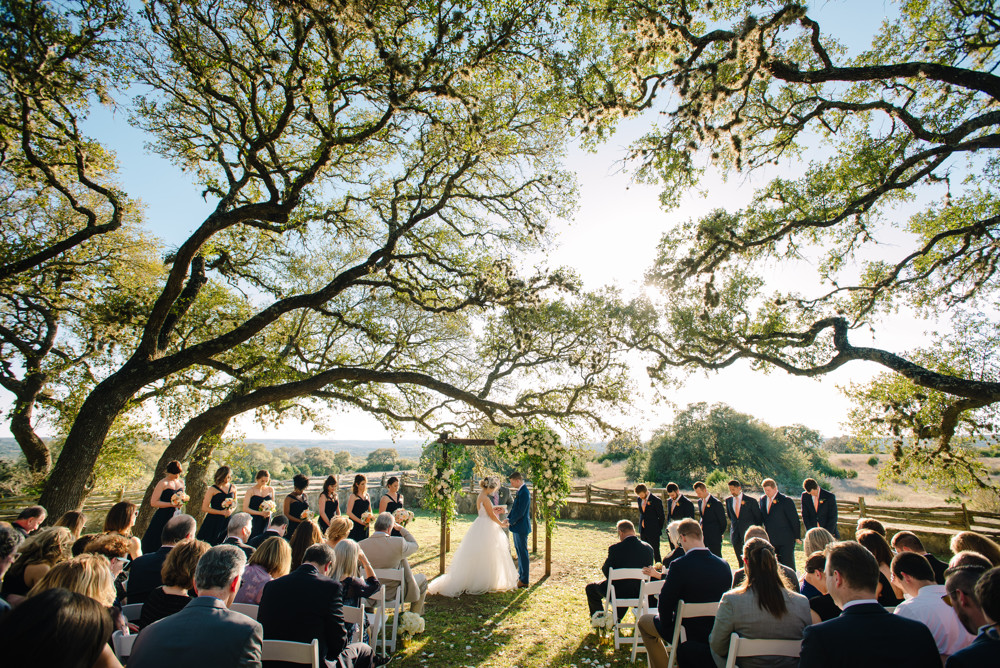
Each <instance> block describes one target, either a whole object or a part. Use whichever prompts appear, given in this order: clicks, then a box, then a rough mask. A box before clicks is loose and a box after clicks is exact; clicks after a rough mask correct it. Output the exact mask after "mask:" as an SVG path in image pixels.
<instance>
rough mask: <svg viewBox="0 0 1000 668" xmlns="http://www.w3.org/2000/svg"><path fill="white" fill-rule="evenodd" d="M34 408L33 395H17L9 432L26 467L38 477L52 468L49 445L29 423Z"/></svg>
mask: <svg viewBox="0 0 1000 668" xmlns="http://www.w3.org/2000/svg"><path fill="white" fill-rule="evenodd" d="M34 409H35V396H34V395H32V396H30V397H28V398H22V397H20V396H19V397H18V398H17V399H16V400H15V401H14V408H13V410H12V411H11V415H10V433H11V434H12V435H13V436H14V440H16V441H17V444H18V446H20V448H21V452H23V453H24V458H25V460H26V461H27V462H28V468H29V469H30V470H31V472H32V473H33V474H34V475H36V476H39V477H44V476H45V475H46V474H47V473H48V472H49V469H51V468H52V454H51V453H50V452H49V446H47V445H45V441H43V440H42V438H41V436H39V435H38V434H37V433H35V428H34V426H32V424H31V420H32V416H33V414H34Z"/></svg>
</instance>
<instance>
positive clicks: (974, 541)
mask: <svg viewBox="0 0 1000 668" xmlns="http://www.w3.org/2000/svg"><path fill="white" fill-rule="evenodd" d="M965 550H971V551H973V552H978V553H979V554H981V555H983V556H984V557H986V558H987V559H989V560H990V563H992V564H993V565H994V566H1000V545H997V544H996V543H995V542H993V541H992V540H990V539H989V538H987V537H986V536H984V535H982V534H979V533H976V532H975V531H959V532H958V533H957V534H955V535H954V536H952V537H951V551H952V553H954V554H957V553H959V552H963V551H965Z"/></svg>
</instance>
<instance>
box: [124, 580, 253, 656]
mask: <svg viewBox="0 0 1000 668" xmlns="http://www.w3.org/2000/svg"><path fill="white" fill-rule="evenodd" d="M262 644H263V643H262V638H261V628H260V624H259V623H257V622H256V621H254V620H252V619H250V618H249V617H247V616H246V615H241V614H240V613H238V612H233V611H231V610H230V609H229V608H227V607H226V606H225V604H224V603H223V602H222V601H220V600H219V599H217V598H215V597H212V596H199V597H198V598H196V599H194V600H193V601H191V602H190V603H188V604H187V606H185V608H184V609H183V610H181V611H180V612H177V613H174V614H172V615H170V616H169V617H164V618H163V619H161V620H159V621H156V622H153V623H152V624H150V625H149V626H147V627H146V628H144V629H143V630H142V632H141V633H140V634H139V637H138V638H136V640H135V645H133V647H132V655H131V656H130V657H129V660H128V665H129V668H178V666H231V667H233V668H236V667H237V666H238V667H240V668H243V667H246V668H260V665H261V662H260V656H261V647H262Z"/></svg>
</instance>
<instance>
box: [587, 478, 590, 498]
mask: <svg viewBox="0 0 1000 668" xmlns="http://www.w3.org/2000/svg"><path fill="white" fill-rule="evenodd" d="M587 503H590V483H589V482H588V483H587Z"/></svg>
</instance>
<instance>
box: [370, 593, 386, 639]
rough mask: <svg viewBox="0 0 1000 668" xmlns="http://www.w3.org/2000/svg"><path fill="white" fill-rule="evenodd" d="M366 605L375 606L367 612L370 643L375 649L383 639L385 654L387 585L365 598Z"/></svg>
mask: <svg viewBox="0 0 1000 668" xmlns="http://www.w3.org/2000/svg"><path fill="white" fill-rule="evenodd" d="M365 607H366V608H374V611H373V612H365V617H367V619H368V628H369V629H370V636H369V638H368V641H369V644H370V645H371V646H372V648H373V649H374V648H375V647H376V645H378V644H379V640H380V639H381V643H382V653H383V654H385V644H386V643H385V618H386V611H385V585H382V586H381V587H380V588H379V590H378V591H377V592H375V593H374V594H372V595H371V596H370V597H369V598H367V599H365Z"/></svg>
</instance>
